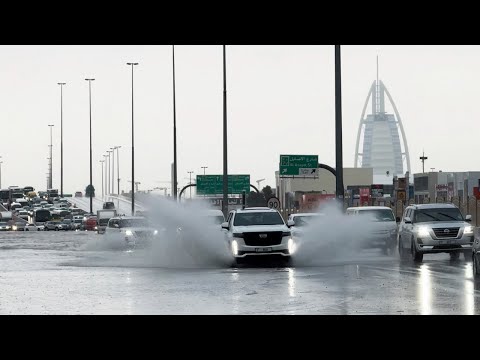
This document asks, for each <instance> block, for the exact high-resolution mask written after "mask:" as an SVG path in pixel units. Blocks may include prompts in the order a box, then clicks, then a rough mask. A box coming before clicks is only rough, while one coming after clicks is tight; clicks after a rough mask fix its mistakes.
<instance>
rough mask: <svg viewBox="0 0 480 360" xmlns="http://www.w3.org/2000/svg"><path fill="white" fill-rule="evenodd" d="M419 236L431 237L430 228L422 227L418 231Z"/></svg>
mask: <svg viewBox="0 0 480 360" xmlns="http://www.w3.org/2000/svg"><path fill="white" fill-rule="evenodd" d="M417 235H418V236H421V237H425V236H430V233H429V232H428V227H426V226H420V227H419V228H418V229H417Z"/></svg>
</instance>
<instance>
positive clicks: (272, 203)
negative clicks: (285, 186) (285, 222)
mask: <svg viewBox="0 0 480 360" xmlns="http://www.w3.org/2000/svg"><path fill="white" fill-rule="evenodd" d="M267 206H268V207H269V208H270V209H275V210H278V209H280V199H279V198H277V197H275V196H272V197H271V198H270V199H268V201H267Z"/></svg>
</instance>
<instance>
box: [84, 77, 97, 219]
mask: <svg viewBox="0 0 480 360" xmlns="http://www.w3.org/2000/svg"><path fill="white" fill-rule="evenodd" d="M85 80H86V81H88V100H89V101H88V102H89V105H90V214H93V193H92V190H93V185H92V81H94V80H95V79H85Z"/></svg>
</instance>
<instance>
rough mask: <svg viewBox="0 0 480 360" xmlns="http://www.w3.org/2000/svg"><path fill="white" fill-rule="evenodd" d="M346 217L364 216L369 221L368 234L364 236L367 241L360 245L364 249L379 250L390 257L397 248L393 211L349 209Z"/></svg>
mask: <svg viewBox="0 0 480 360" xmlns="http://www.w3.org/2000/svg"><path fill="white" fill-rule="evenodd" d="M346 214H347V215H353V216H365V217H366V219H368V221H369V225H370V226H368V231H369V233H368V234H359V235H364V239H365V240H367V242H366V243H365V244H362V246H363V247H366V248H380V249H382V251H383V253H384V254H385V255H391V254H393V253H394V252H395V249H396V248H397V232H398V225H397V219H396V218H395V215H394V213H393V210H392V209H391V208H389V207H388V206H359V207H349V208H347V211H346Z"/></svg>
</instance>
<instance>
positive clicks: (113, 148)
mask: <svg viewBox="0 0 480 360" xmlns="http://www.w3.org/2000/svg"><path fill="white" fill-rule="evenodd" d="M110 150H112V191H111V194H113V193H115V146H114V147H111V148H110Z"/></svg>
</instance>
